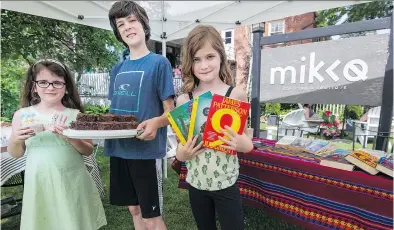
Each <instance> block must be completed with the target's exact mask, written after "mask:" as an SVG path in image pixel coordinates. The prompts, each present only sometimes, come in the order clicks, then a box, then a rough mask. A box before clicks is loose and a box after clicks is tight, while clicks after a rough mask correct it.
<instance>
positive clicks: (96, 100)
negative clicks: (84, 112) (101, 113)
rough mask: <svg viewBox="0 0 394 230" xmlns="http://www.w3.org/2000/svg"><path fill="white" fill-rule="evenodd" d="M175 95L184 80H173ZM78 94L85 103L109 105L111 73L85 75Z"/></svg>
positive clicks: (80, 81) (80, 82) (175, 78)
mask: <svg viewBox="0 0 394 230" xmlns="http://www.w3.org/2000/svg"><path fill="white" fill-rule="evenodd" d="M173 83H174V89H175V93H176V94H177V95H178V94H179V93H180V90H181V89H182V86H183V82H182V78H180V77H174V78H173ZM77 86H78V92H79V94H80V96H81V98H82V101H83V102H84V103H90V104H103V103H104V104H107V97H108V90H109V73H84V74H82V76H81V79H80V80H79V82H78V83H77Z"/></svg>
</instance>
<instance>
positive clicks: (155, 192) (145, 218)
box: [104, 1, 175, 229]
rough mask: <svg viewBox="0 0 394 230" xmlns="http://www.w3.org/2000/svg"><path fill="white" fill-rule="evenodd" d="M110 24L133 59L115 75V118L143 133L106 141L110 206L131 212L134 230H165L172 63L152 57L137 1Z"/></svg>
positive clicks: (121, 8) (115, 8)
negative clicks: (128, 120) (126, 119)
mask: <svg viewBox="0 0 394 230" xmlns="http://www.w3.org/2000/svg"><path fill="white" fill-rule="evenodd" d="M109 20H110V23H111V27H112V28H113V31H114V33H115V36H116V38H117V39H118V40H119V41H120V42H122V43H123V44H124V45H125V46H126V47H128V48H129V50H130V58H129V59H125V60H123V61H122V62H121V63H118V64H117V65H115V66H114V67H113V69H112V71H111V74H110V89H109V100H111V107H110V113H112V114H116V115H122V114H134V115H135V116H136V117H137V120H138V122H141V124H140V125H139V126H138V127H137V130H140V129H144V132H143V133H142V134H141V135H140V136H138V137H137V138H128V139H112V140H106V141H105V146H104V153H105V155H106V156H110V202H111V204H113V205H119V206H128V207H129V211H130V213H131V214H132V216H133V222H134V226H135V229H166V226H165V224H164V221H163V218H162V216H161V214H162V211H163V196H162V190H163V186H162V178H161V173H162V169H161V160H162V158H163V157H164V156H165V154H166V138H167V128H166V126H167V125H168V124H169V123H168V120H167V118H166V116H165V114H166V113H167V112H169V111H170V110H172V109H173V108H174V99H173V98H174V95H175V92H174V86H173V82H172V68H171V64H170V62H169V61H168V60H167V59H166V58H165V57H163V56H161V55H157V54H154V53H151V52H150V51H149V50H148V48H147V46H146V42H147V41H148V40H149V38H150V27H149V19H148V16H147V14H146V12H145V10H144V9H143V8H142V7H141V6H139V5H138V4H136V3H135V2H132V1H120V2H115V3H114V4H113V5H112V8H111V9H110V12H109Z"/></svg>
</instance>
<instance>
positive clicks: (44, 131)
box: [8, 60, 107, 230]
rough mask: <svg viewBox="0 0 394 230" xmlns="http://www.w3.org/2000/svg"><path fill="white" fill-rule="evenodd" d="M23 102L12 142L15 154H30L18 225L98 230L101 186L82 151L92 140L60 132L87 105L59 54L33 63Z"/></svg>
mask: <svg viewBox="0 0 394 230" xmlns="http://www.w3.org/2000/svg"><path fill="white" fill-rule="evenodd" d="M20 107H21V109H20V110H18V111H17V112H16V113H15V114H14V117H13V120H12V134H11V137H10V139H9V145H8V152H9V153H10V155H11V156H13V157H14V158H20V157H22V156H24V155H26V169H25V184H24V193H23V208H22V216H21V227H20V229H31V230H43V229H59V226H61V228H62V229H89V230H95V229H99V228H100V227H101V226H103V225H106V224H107V222H106V218H105V213H104V209H103V205H102V203H101V200H100V195H99V192H98V190H97V187H96V186H95V184H94V181H93V179H92V178H91V177H90V175H89V174H88V171H87V170H86V167H85V164H84V162H83V157H82V155H85V156H89V155H90V154H92V152H93V143H92V141H91V140H80V139H70V138H67V137H65V136H63V135H62V132H63V130H64V129H66V128H67V126H68V125H69V124H70V123H71V121H74V120H75V119H76V116H77V114H78V113H79V112H83V111H84V109H83V106H82V103H81V99H80V97H79V95H78V91H77V88H76V86H75V84H74V82H73V78H72V75H71V73H70V71H69V69H68V68H67V67H66V66H65V65H64V64H62V63H60V62H58V61H56V60H40V61H38V62H36V63H35V64H34V65H32V66H31V67H30V68H29V69H28V71H27V79H26V82H25V85H24V89H23V92H22V95H21V105H20ZM54 114H55V115H56V116H54Z"/></svg>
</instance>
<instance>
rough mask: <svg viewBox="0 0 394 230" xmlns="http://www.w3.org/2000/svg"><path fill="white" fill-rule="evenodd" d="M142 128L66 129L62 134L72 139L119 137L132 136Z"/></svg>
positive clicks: (137, 133) (139, 132)
mask: <svg viewBox="0 0 394 230" xmlns="http://www.w3.org/2000/svg"><path fill="white" fill-rule="evenodd" d="M142 132H143V130H140V131H137V130H135V129H126V130H75V129H66V130H64V131H63V135H64V136H66V137H69V138H74V139H120V138H132V137H135V136H137V135H139V134H141V133H142Z"/></svg>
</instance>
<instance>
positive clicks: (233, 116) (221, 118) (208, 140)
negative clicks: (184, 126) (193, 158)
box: [203, 94, 250, 155]
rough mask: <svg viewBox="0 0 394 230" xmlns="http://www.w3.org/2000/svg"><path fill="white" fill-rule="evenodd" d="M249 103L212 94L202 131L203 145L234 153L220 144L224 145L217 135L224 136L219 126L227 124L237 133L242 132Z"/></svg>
mask: <svg viewBox="0 0 394 230" xmlns="http://www.w3.org/2000/svg"><path fill="white" fill-rule="evenodd" d="M249 110H250V103H248V102H244V101H239V100H236V99H232V98H228V97H224V96H221V95H218V94H214V95H213V97H212V102H211V107H210V108H209V113H208V118H207V123H206V126H205V128H204V133H203V141H204V144H203V146H204V147H205V148H210V149H214V150H217V151H221V152H225V153H228V154H232V155H235V154H236V152H235V151H233V150H228V149H225V148H223V147H220V145H226V144H225V143H224V142H223V141H221V140H220V139H219V138H218V137H219V136H221V137H225V136H224V134H223V133H221V132H220V128H223V129H224V126H226V125H227V126H229V127H230V128H231V129H232V130H234V131H235V132H236V133H238V134H242V133H243V131H244V128H245V125H246V121H247V119H248V115H249Z"/></svg>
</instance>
